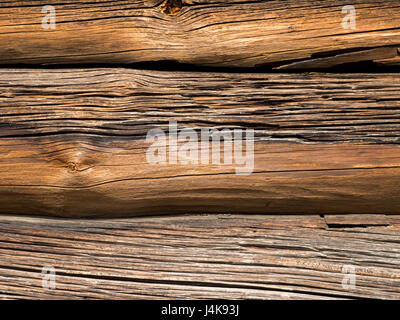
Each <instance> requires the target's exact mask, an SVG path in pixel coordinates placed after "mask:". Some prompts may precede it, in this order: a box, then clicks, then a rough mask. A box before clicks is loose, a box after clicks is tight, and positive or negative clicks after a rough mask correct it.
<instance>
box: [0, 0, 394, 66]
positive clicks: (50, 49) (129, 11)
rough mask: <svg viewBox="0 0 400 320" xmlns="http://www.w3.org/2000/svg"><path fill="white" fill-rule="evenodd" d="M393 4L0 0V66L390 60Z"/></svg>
mask: <svg viewBox="0 0 400 320" xmlns="http://www.w3.org/2000/svg"><path fill="white" fill-rule="evenodd" d="M349 4H351V5H353V6H354V7H355V9H356V14H357V15H356V29H355V30H352V29H344V28H343V27H342V21H343V18H345V16H346V14H344V13H342V9H343V7H344V6H346V5H349ZM45 5H53V6H54V8H55V10H56V27H55V29H44V28H43V26H42V21H43V19H44V18H45V16H46V15H47V14H48V13H49V12H46V13H42V8H43V6H45ZM399 8H400V3H399V1H398V0H381V1H376V0H374V1H372V0H354V1H351V2H349V1H347V0H337V1H316V0H300V1H299V0H290V1H231V0H223V1H214V0H207V1H192V0H165V1H157V0H149V1H120V0H109V1H99V2H93V1H86V0H79V1H65V0H54V1H50V2H49V1H42V0H37V1H20V0H18V1H17V0H13V1H2V2H1V4H0V57H1V59H0V63H2V64H19V63H25V64H75V63H79V64H85V63H107V64H110V63H111V64H126V63H135V62H146V61H165V60H167V61H177V62H181V63H189V64H197V65H207V66H217V67H218V66H219V67H221V66H225V67H254V66H264V65H266V66H278V67H279V66H281V68H284V67H283V66H287V68H289V69H292V68H295V69H298V68H309V67H311V68H313V67H318V68H321V67H322V68H324V67H331V66H334V65H338V64H343V63H349V62H358V61H365V60H367V61H370V60H371V61H374V60H376V61H379V62H381V63H384V64H385V63H388V64H389V65H392V64H393V61H397V58H398V51H397V50H396V49H397V48H399V47H400V40H399V39H400V10H399ZM46 21H47V20H46ZM382 47H384V48H382ZM298 62H299V63H298ZM293 63H294V64H293ZM395 64H396V62H395Z"/></svg>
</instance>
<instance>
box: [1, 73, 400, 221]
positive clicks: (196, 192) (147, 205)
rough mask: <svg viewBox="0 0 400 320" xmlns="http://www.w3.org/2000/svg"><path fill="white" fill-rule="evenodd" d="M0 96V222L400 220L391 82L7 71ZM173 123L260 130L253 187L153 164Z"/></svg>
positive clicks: (396, 82)
mask: <svg viewBox="0 0 400 320" xmlns="http://www.w3.org/2000/svg"><path fill="white" fill-rule="evenodd" d="M0 90H1V91H0V112H1V119H0V172H1V173H0V174H1V181H0V212H1V213H14V214H47V215H58V216H129V215H138V214H139V215H140V214H147V213H149V212H152V213H154V214H162V213H218V212H219V213H281V214H282V213H297V214H337V213H368V214H379V213H386V214H399V213H400V198H399V197H398V195H399V193H400V183H399V181H400V146H399V138H398V137H399V133H400V132H399V129H400V120H399V117H398V113H399V109H400V105H399V98H400V75H398V74H352V75H336V74H315V73H311V74H270V75H266V74H223V73H214V74H211V73H175V72H171V73H170V72H150V71H134V70H126V69H94V70H92V69H91V70H89V69H82V70H80V69H63V70H29V69H25V70H24V69H17V70H10V69H3V70H1V71H0ZM171 119H174V120H177V122H178V127H180V126H184V127H190V128H193V129H194V130H196V132H197V131H198V130H199V129H200V128H203V127H211V128H216V129H222V128H228V129H234V128H241V129H248V128H252V129H254V131H255V139H254V140H255V145H254V150H255V152H254V170H253V173H252V174H251V175H237V174H235V173H236V169H237V167H240V166H238V165H236V164H224V163H222V164H213V163H207V164H201V163H195V164H193V163H189V164H187V165H184V164H182V163H178V164H164V165H154V164H150V163H148V161H147V160H146V151H147V150H148V147H149V146H150V144H151V143H150V142H148V141H146V133H147V132H148V131H149V130H150V129H154V128H161V129H164V130H166V131H168V122H169V120H171ZM210 149H211V146H210ZM212 152H213V150H210V153H212ZM210 162H211V161H210Z"/></svg>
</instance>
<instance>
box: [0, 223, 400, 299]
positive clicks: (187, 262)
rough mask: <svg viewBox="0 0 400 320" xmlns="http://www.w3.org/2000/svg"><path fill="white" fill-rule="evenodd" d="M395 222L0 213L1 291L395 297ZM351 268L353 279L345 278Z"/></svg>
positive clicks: (398, 237) (398, 249) (70, 295)
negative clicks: (47, 281) (48, 279)
mask: <svg viewBox="0 0 400 320" xmlns="http://www.w3.org/2000/svg"><path fill="white" fill-rule="evenodd" d="M361 219H363V218H362V217H361V218H359V220H361ZM368 221H369V222H371V217H370V218H369V219H368ZM399 223H400V220H397V221H393V222H391V223H390V225H388V226H380V227H379V226H359V227H354V226H342V227H335V228H332V227H329V226H328V225H327V224H326V223H325V220H324V217H320V216H253V215H211V216H204V215H201V216H193V215H192V216H180V217H158V218H157V219H154V218H136V219H135V218H134V219H132V218H131V219H119V220H116V219H112V220H60V219H42V218H28V217H16V216H1V217H0V257H1V259H0V297H1V298H8V299H15V298H41V299H56V298H57V299H60V298H66V299H82V298H96V299H97V298H99V299H103V298H107V299H128V298H130V299H165V298H172V299H198V298H201V299H205V298H208V299H211V298H218V299H249V298H253V299H272V298H274V299H326V298H333V299H335V298H339V299H341V298H382V299H399V298H400V269H399V265H400V264H399V262H400V224H399ZM44 266H52V267H53V268H54V269H55V273H56V278H55V280H56V289H55V290H52V289H44V288H42V279H43V275H42V268H43V267H44ZM352 268H354V271H355V283H354V285H355V286H354V287H348V286H346V284H348V283H347V282H346V281H344V277H345V276H346V275H347V274H346V272H348V271H346V270H351V269H352ZM343 284H345V285H343Z"/></svg>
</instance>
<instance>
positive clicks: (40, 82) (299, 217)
mask: <svg viewBox="0 0 400 320" xmlns="http://www.w3.org/2000/svg"><path fill="white" fill-rule="evenodd" d="M45 5H53V6H54V7H55V8H56V28H55V29H47V30H45V29H43V28H42V19H43V17H44V15H45V13H43V12H42V8H43V6H45ZM346 5H353V6H355V8H356V10H357V20H356V21H357V28H356V30H344V29H343V28H342V25H341V22H342V19H343V16H344V14H343V13H342V8H343V6H346ZM399 49H400V1H398V0H390V1H387V0H386V1H368V0H354V1H344V0H336V1H313V0H301V1H293V0H288V1H262V0H260V1H236V0H233V1H225V0H223V1H215V0H149V1H122V0H108V1H85V0H78V1H64V0H62V1H61V0H54V1H50V2H48V1H42V0H37V1H15V0H8V1H2V2H1V3H0V257H1V259H0V298H3V299H19V298H30V299H32V298H33V299H37V298H40V299H84V298H95V299H98V298H99V299H104V298H107V299H143V298H145V299H165V298H178V299H209V298H221V299H248V298H256V299H347V298H380V299H399V298H400V272H399V264H400V257H399V253H400V247H399V244H400V218H399V215H400V200H399V193H400V146H399V141H400V140H399V129H400V121H399V115H398V114H399V111H400V103H399V101H400V91H399V89H400V76H399V74H398V72H397V71H398V70H399V68H398V67H399V66H400V63H399V62H400V51H399ZM163 66H164V67H165V66H168V68H167V69H169V70H170V71H162V70H160V69H162V68H164V67H163ZM144 68H147V70H144ZM149 68H153V70H149ZM174 68H175V69H177V70H174ZM332 68H333V69H332ZM338 68H339V69H338ZM178 69H179V70H178ZM316 70H317V71H318V72H316ZM338 70H341V71H342V73H337V72H338ZM354 70H357V72H354ZM170 120H175V121H177V122H178V128H182V127H186V128H191V129H194V130H195V131H196V132H200V130H201V128H214V129H224V128H226V129H243V130H244V129H253V130H254V132H255V137H254V148H255V159H254V160H255V163H254V172H253V173H252V174H251V175H236V174H235V170H236V168H237V165H235V164H233V165H229V164H222V165H217V164H188V165H181V164H179V165H173V164H166V165H151V164H149V163H148V162H147V161H146V150H148V147H149V143H148V142H147V141H146V134H147V133H148V132H149V130H151V129H162V130H164V131H167V130H168V125H169V121H170ZM143 215H146V216H151V215H153V216H151V217H137V216H143ZM161 215H163V216H161ZM44 216H46V217H44ZM44 266H52V267H54V268H55V270H56V279H57V288H56V289H55V290H50V289H45V288H43V287H42V278H43V275H42V273H41V271H42V268H43V267H44ZM348 266H351V267H354V269H355V276H356V286H355V287H354V288H350V289H349V288H347V289H346V288H345V286H343V284H342V282H343V279H344V277H345V273H344V272H343V270H344V269H343V268H346V267H348Z"/></svg>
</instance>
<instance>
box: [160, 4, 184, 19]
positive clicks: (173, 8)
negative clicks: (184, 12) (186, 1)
mask: <svg viewBox="0 0 400 320" xmlns="http://www.w3.org/2000/svg"><path fill="white" fill-rule="evenodd" d="M182 6H183V4H182V0H165V1H164V2H163V3H162V4H161V12H162V13H164V14H167V15H175V14H178V13H179V11H181V9H182Z"/></svg>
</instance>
